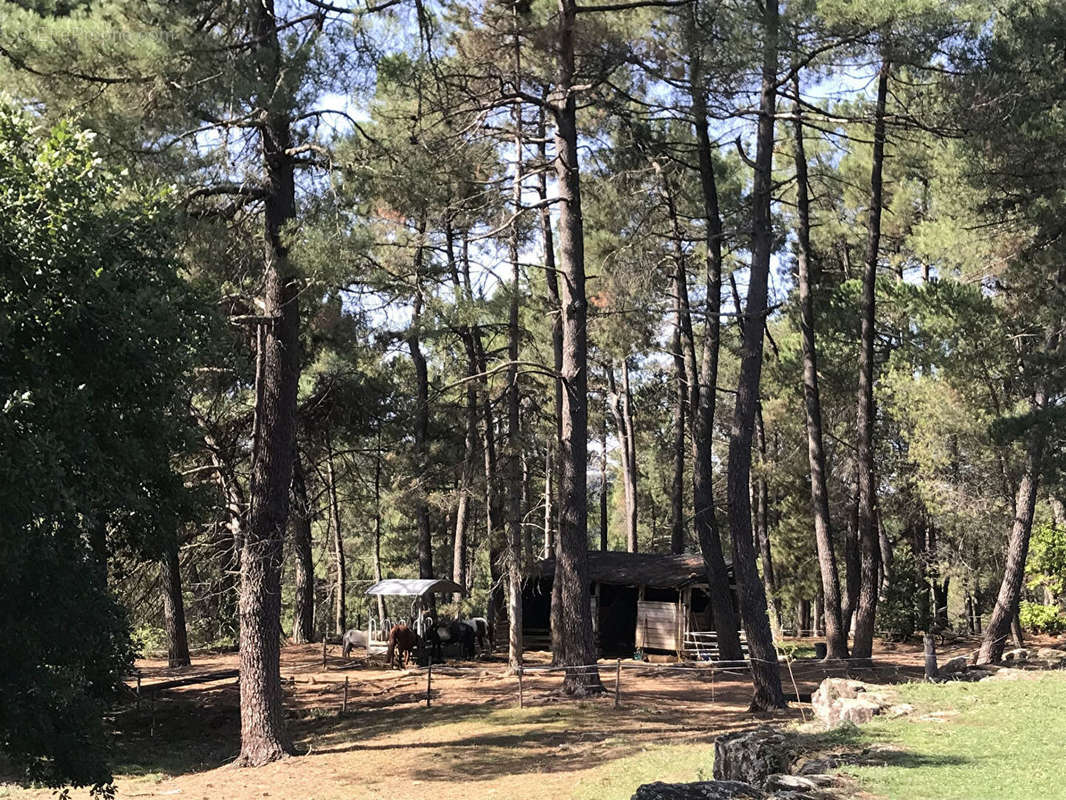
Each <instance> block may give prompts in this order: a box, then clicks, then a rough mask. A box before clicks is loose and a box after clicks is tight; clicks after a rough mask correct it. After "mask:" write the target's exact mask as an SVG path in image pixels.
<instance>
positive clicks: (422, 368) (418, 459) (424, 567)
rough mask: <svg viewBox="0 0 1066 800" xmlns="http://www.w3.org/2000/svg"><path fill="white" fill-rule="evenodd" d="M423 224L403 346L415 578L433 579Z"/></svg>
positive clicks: (420, 223)
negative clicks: (410, 397)
mask: <svg viewBox="0 0 1066 800" xmlns="http://www.w3.org/2000/svg"><path fill="white" fill-rule="evenodd" d="M425 231H426V223H425V220H424V219H423V220H420V221H419V225H418V236H419V243H418V249H417V250H416V251H415V265H414V267H415V300H414V308H413V311H412V314H411V328H410V331H409V333H408V335H407V346H408V349H409V350H410V351H411V361H412V363H413V364H414V367H415V431H414V433H415V442H414V445H415V453H414V455H415V470H416V476H415V477H416V483H417V487H416V490H415V523H416V524H417V526H418V577H420V578H432V577H433V538H432V531H431V530H430V525H429V504H428V502H427V501H426V489H427V487H426V481H427V480H428V476H427V474H426V473H427V471H428V470H429V369H428V367H427V366H426V356H425V354H424V353H423V352H422V339H421V335H422V331H421V326H422V308H423V305H424V303H425V298H424V297H423V294H422V291H423V290H422V268H423V261H424V259H425V248H424V247H423V241H422V239H423V237H424V236H425Z"/></svg>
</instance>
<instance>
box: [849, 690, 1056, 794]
mask: <svg viewBox="0 0 1066 800" xmlns="http://www.w3.org/2000/svg"><path fill="white" fill-rule="evenodd" d="M898 688H899V692H900V695H901V697H902V699H903V700H904V701H905V702H908V703H911V704H913V705H914V706H915V707H916V708H917V709H918V711H917V712H916V713H915V714H913V715H911V716H909V717H902V718H899V719H895V720H875V721H874V722H872V723H870V724H869V725H864V726H862V727H861V728H859V729H858V731H856V732H855V735H854V738H853V740H852V744H857V745H859V746H863V745H867V746H869V745H871V744H875V743H876V744H878V745H881V746H888V747H891V748H892V749H893V750H892V751H890V752H887V753H884V754H883V755H882V754H879V753H878V752H876V751H875V752H874V753H873V757H872V758H871V761H873V762H875V763H872V764H870V765H868V766H858V767H849V768H848V769H847V772H848V773H849V774H852V775H854V776H855V777H856V778H857V779H858V781H859V784H860V785H861V786H862V788H863V789H864V790H866V791H867V792H870V793H871V794H874V795H876V796H878V797H884V798H888V800H897V799H898V800H975V798H976V799H980V798H992V797H995V798H997V800H1031V798H1036V797H1048V798H1050V797H1063V785H1062V783H1063V781H1062V774H1061V773H1062V764H1063V763H1064V762H1066V742H1064V740H1063V737H1062V723H1063V720H1066V674H1064V673H1061V672H1057V673H1047V674H1044V675H1041V676H1039V677H1036V678H1033V679H1024V680H1016V681H986V682H983V683H947V684H921V683H913V684H905V685H902V686H900V687H898ZM936 711H944V712H949V713H948V714H944V715H942V716H941V717H940V718H939V719H937V718H930V717H928V716H927V715H928V714H930V713H932V712H936ZM952 712H957V714H956V713H952ZM923 717H924V719H923ZM878 760H879V761H881V762H882V763H880V764H878V763H876V762H877V761H878Z"/></svg>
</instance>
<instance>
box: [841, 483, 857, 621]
mask: <svg viewBox="0 0 1066 800" xmlns="http://www.w3.org/2000/svg"><path fill="white" fill-rule="evenodd" d="M857 481H858V477H857V476H856V485H855V487H854V493H853V498H852V502H851V503H849V508H848V524H847V527H846V528H845V529H844V566H845V576H846V577H845V587H844V588H845V594H844V598H843V602H842V604H841V618H842V621H843V624H844V635H845V636H847V635H848V634H849V633H850V632H851V622H852V619H853V617H854V615H855V609H856V608H857V607H858V605H859V586H860V585H861V583H862V579H861V575H860V573H861V566H860V564H859V488H858V483H857Z"/></svg>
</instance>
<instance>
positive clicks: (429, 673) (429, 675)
mask: <svg viewBox="0 0 1066 800" xmlns="http://www.w3.org/2000/svg"><path fill="white" fill-rule="evenodd" d="M432 689H433V659H432V658H431V659H430V660H429V662H428V663H427V666H426V708H429V707H430V704H431V702H432V701H431V700H430V699H429V693H430V691H432Z"/></svg>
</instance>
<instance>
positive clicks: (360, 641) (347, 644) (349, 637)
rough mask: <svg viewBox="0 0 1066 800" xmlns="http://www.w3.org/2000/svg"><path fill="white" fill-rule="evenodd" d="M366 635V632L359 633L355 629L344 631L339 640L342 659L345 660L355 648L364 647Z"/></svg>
mask: <svg viewBox="0 0 1066 800" xmlns="http://www.w3.org/2000/svg"><path fill="white" fill-rule="evenodd" d="M368 635H369V632H368V631H360V630H357V629H355V628H352V629H351V630H350V631H346V632H345V634H344V637H343V638H342V639H341V645H343V647H344V657H345V658H347V657H348V654H349V653H351V652H352V650H354V649H355V648H357V647H366V642H367V636H368Z"/></svg>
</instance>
